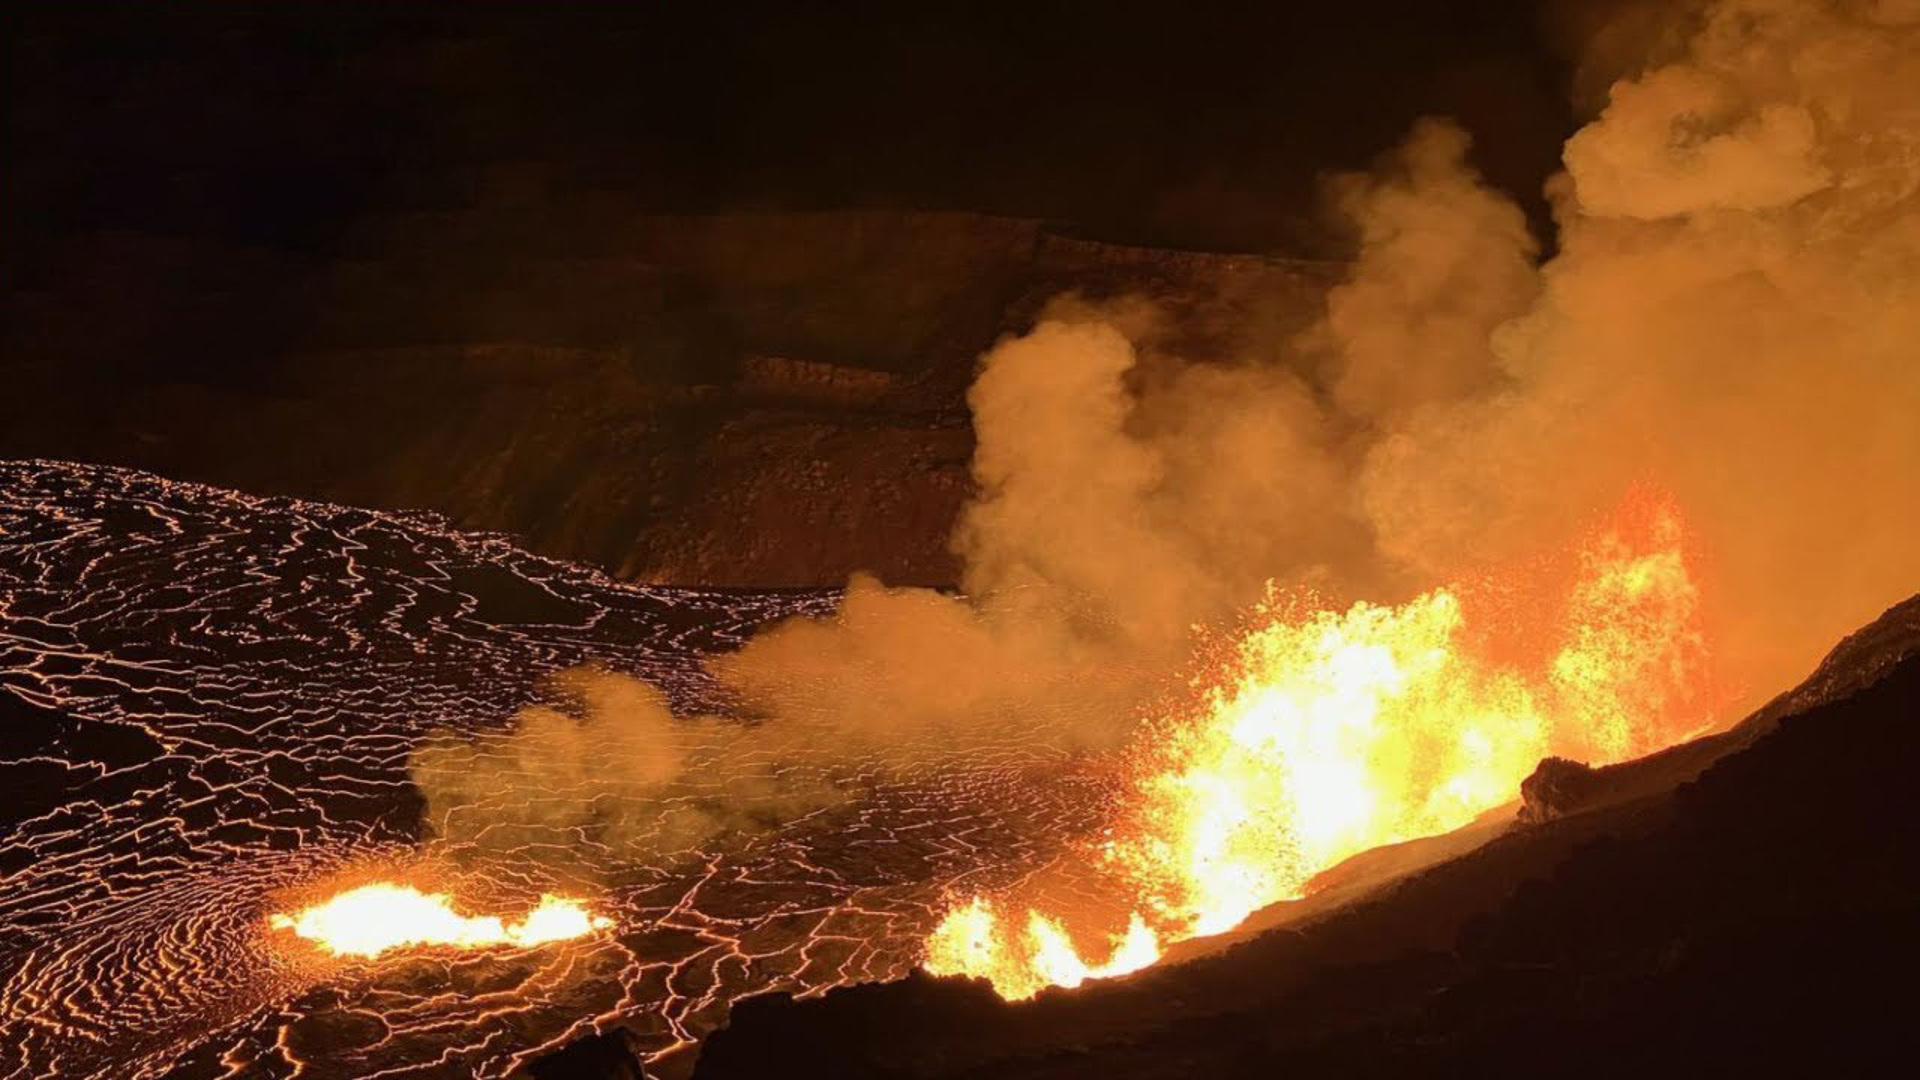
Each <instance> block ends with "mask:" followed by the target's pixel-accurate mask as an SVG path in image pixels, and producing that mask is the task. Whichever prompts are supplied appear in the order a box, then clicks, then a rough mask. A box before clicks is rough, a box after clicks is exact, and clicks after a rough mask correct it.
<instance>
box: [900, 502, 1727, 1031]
mask: <svg viewBox="0 0 1920 1080" xmlns="http://www.w3.org/2000/svg"><path fill="white" fill-rule="evenodd" d="M1682 539H1683V533H1682V529H1681V527H1680V524H1679V519H1678V517H1677V515H1676V514H1675V513H1674V512H1673V511H1672V509H1671V507H1669V506H1667V505H1666V504H1664V503H1662V502H1659V501H1658V500H1652V501H1647V500H1634V501H1631V502H1630V503H1629V504H1628V506H1627V507H1626V508H1624V509H1623V511H1622V513H1621V514H1620V515H1618V516H1617V518H1616V521H1615V522H1614V523H1613V524H1612V525H1611V526H1609V527H1608V528H1605V529H1601V530H1597V531H1596V534H1595V535H1594V537H1593V538H1591V539H1590V540H1589V541H1588V543H1587V544H1586V545H1585V546H1584V547H1583V549H1582V550H1581V551H1580V552H1579V553H1578V559H1577V564H1576V567H1575V568H1574V570H1573V574H1572V578H1573V580H1572V582H1571V584H1570V585H1562V586H1561V587H1562V588H1563V589H1564V590H1565V596H1566V599H1565V600H1564V601H1563V603H1562V604H1561V605H1559V606H1558V608H1557V610H1558V612H1559V619H1558V625H1557V626H1554V625H1552V624H1553V622H1554V620H1553V616H1552V611H1553V610H1555V609H1553V608H1549V609H1548V613H1547V617H1546V619H1545V622H1546V624H1547V625H1548V627H1549V629H1548V630H1546V631H1544V634H1545V639H1544V640H1542V641H1538V642H1525V641H1521V642H1514V641H1506V642H1499V641H1496V639H1497V638H1499V637H1500V636H1501V634H1502V633H1503V628H1504V632H1505V633H1506V634H1507V636H1513V634H1515V633H1518V631H1516V630H1514V629H1513V628H1514V627H1517V626H1522V625H1526V624H1529V623H1534V622H1541V621H1542V619H1541V613H1540V612H1537V611H1531V610H1491V611H1487V612H1486V614H1487V616H1488V617H1487V618H1486V619H1485V620H1483V621H1484V623H1485V625H1482V626H1475V625H1473V621H1472V620H1470V618H1469V615H1470V612H1475V611H1478V610H1481V609H1483V608H1485V607H1487V606H1489V605H1491V604H1492V602H1491V601H1490V600H1489V599H1488V597H1491V596H1498V595H1501V594H1500V593H1498V592H1496V591H1494V590H1491V589H1481V590H1477V591H1476V590H1468V589H1450V588H1441V589H1435V590H1433V591H1431V592H1428V593H1425V594H1423V595H1421V596H1418V597H1415V598H1414V599H1412V600H1410V601H1408V602H1406V603H1404V604H1401V605H1398V606H1392V607H1388V606H1381V605H1376V604H1369V603H1357V604H1354V605H1353V606H1351V607H1349V608H1347V609H1346V610H1344V611H1336V610H1326V609H1321V610H1313V609H1312V608H1311V607H1310V606H1307V605H1304V604H1303V603H1302V602H1301V601H1300V599H1299V598H1290V597H1284V596H1280V595H1277V594H1270V595H1269V597H1268V598H1267V600H1266V602H1265V603H1263V604H1262V605H1260V606H1259V607H1257V608H1255V609H1254V611H1253V612H1252V616H1253V617H1252V620H1251V624H1250V627H1251V628H1250V629H1249V630H1248V631H1247V632H1246V633H1245V634H1244V635H1243V636H1242V637H1241V638H1240V639H1239V640H1238V642H1237V643H1236V645H1235V646H1234V648H1233V650H1232V655H1231V657H1230V659H1229V662H1228V665H1227V672H1226V674H1225V675H1224V676H1223V677H1222V678H1220V679H1219V680H1218V681H1216V682H1215V683H1214V684H1213V686H1212V688H1211V689H1210V690H1209V691H1207V693H1206V694H1205V695H1204V697H1203V699H1202V703H1201V710H1200V714H1199V715H1198V716H1197V717H1196V718H1195V719H1193V720H1191V721H1186V720H1179V719H1172V718H1168V719H1162V720H1160V721H1158V722H1156V723H1153V724H1150V725H1148V727H1147V729H1146V733H1145V735H1144V737H1143V739H1142V742H1141V744H1140V745H1139V746H1138V747H1136V748H1135V751H1136V752H1135V753H1134V755H1133V756H1132V757H1131V758H1130V759H1129V760H1130V762H1131V769H1132V771H1133V780H1132V783H1131V785H1130V788H1131V790H1130V796H1129V799H1128V805H1126V806H1125V807H1124V808H1123V810H1122V812H1121V814H1120V816H1119V819H1118V822H1117V826H1116V828H1115V830H1114V832H1113V836H1112V838H1111V839H1109V840H1108V841H1107V842H1105V843H1104V844H1103V845H1102V846H1101V847H1100V848H1099V849H1098V850H1097V851H1096V852H1094V853H1093V857H1094V859H1095V861H1096V863H1097V865H1098V866H1099V867H1100V869H1101V871H1102V873H1103V875H1104V877H1105V879H1106V880H1107V881H1108V882H1109V887H1110V888H1111V889H1113V890H1114V892H1115V894H1116V895H1117V896H1119V897H1122V898H1123V899H1124V900H1125V902H1126V903H1127V904H1128V905H1130V906H1131V907H1132V909H1133V912H1134V913H1133V915H1132V917H1131V923H1130V928H1129V930H1128V931H1127V933H1126V934H1125V935H1124V937H1123V939H1121V940H1120V941H1117V942H1115V943H1114V944H1113V947H1112V954H1111V959H1109V960H1107V961H1106V962H1105V963H1102V964H1098V965H1092V964H1089V963H1087V962H1086V961H1084V960H1083V959H1082V958H1081V957H1080V955H1079V953H1078V952H1077V951H1076V950H1075V948H1074V946H1073V945H1072V943H1071V942H1070V941H1069V940H1068V937H1067V934H1066V932H1065V930H1064V929H1063V928H1062V925H1061V923H1060V922H1059V921H1058V919H1057V918H1054V917H1050V916H1047V915H1043V914H1041V913H1040V912H1037V911H1035V912H1030V913H1029V915H1028V918H1027V920H1026V923H1025V925H1026V931H1025V933H1024V934H1018V933H1014V932H1012V931H1011V930H1010V929H1009V926H1010V924H1011V925H1018V923H1011V922H1010V920H1008V919H1006V918H1004V917H1001V916H999V915H997V914H996V906H995V905H994V904H991V903H990V902H989V901H988V900H986V899H985V898H982V897H975V898H973V899H971V900H970V901H968V902H966V903H963V904H959V905H956V906H955V907H954V908H953V909H951V910H950V911H949V912H948V914H947V915H946V917H945V919H944V920H943V921H942V922H941V924H940V925H939V927H938V928H937V929H936V930H935V931H934V932H933V934H932V935H931V936H930V937H929V938H928V940H927V948H926V959H925V966H926V968H927V970H928V971H930V972H933V973H934V974H966V975H972V976H978V977H984V978H987V979H990V980H991V981H992V982H993V984H994V987H995V989H996V990H998V991H999V992H1000V993H1001V995H1002V996H1005V997H1007V998H1013V999H1017V998H1024V997H1030V996H1032V995H1033V994H1034V993H1037V992H1038V991H1039V990H1041V989H1043V988H1045V987H1048V986H1076V985H1079V984H1080V983H1081V982H1082V981H1084V980H1086V979H1092V978H1101V977H1104V976H1111V975H1117V974H1122V973H1125V972H1128V971H1133V970H1136V969H1138V968H1140V967H1143V966H1146V965H1147V964H1150V963H1152V962H1153V961H1154V960H1155V959H1157V958H1158V955H1159V951H1160V949H1161V948H1162V946H1163V945H1164V944H1166V943H1170V942H1173V941H1178V940H1180V939H1183V938H1187V937H1192V936H1196V935H1202V934H1215V933H1220V932H1222V931H1225V930H1228V929H1231V928H1232V927H1234V926H1235V925H1237V924H1239V923H1240V921H1241V920H1243V919H1245V918H1246V917H1247V916H1248V915H1249V914H1251V913H1252V912H1254V911H1255V910H1257V909H1259V908H1262V907H1265V906H1266V905H1268V904H1272V903H1275V902H1276V901H1280V900H1286V899H1292V898H1297V897H1299V896H1301V895H1302V893H1303V890H1304V888H1305V886H1306V883H1307V881H1308V880H1309V879H1310V878H1312V877H1313V876H1314V875H1315V874H1317V873H1319V872H1320V871H1323V870H1326V869H1328V868H1330V867H1332V866H1333V865H1335V864H1337V863H1339V862H1340V861H1342V860H1344V859H1346V858H1348V857H1350V856H1353V855H1356V854H1358V853H1360V852H1362V851H1365V850H1368V849H1370V848H1374V847H1379V846H1381V845H1384V844H1393V843H1398V842H1401V841H1405V840H1410V839H1414V838H1417V837H1422V836H1430V835H1434V834H1437V833H1442V832H1447V831H1450V830H1453V829H1456V828H1459V827H1461V826H1463V825H1465V824H1467V823H1468V822H1470V821H1472V820H1473V819H1474V818H1475V817H1477V816H1479V815H1480V814H1482V813H1485V812H1486V811H1488V810H1490V809H1493V808H1495V807H1497V806H1499V805H1501V804H1503V803H1506V802H1508V801H1510V800H1512V799H1514V798H1516V797H1517V795H1518V792H1519V787H1520V782H1521V780H1523V779H1525V778H1526V776H1527V775H1528V774H1529V773H1530V772H1532V771H1533V769H1534V767H1535V766H1536V765H1537V764H1538V763H1539V761H1540V759H1541V758H1542V757H1545V756H1547V755H1549V754H1560V755H1565V756H1572V757H1578V758H1581V759H1584V760H1587V761H1589V762H1592V763H1595V764H1600V763H1606V762H1612V761H1618V760H1622V759H1625V758H1628V757H1633V756H1636V755H1640V754H1644V753H1647V752H1650V751H1652V750H1656V749H1659V748H1660V747H1663V746H1666V745H1670V744H1672V743H1673V742H1676V741H1679V740H1680V739H1681V738H1684V737H1686V736H1687V735H1691V734H1694V733H1696V732H1697V731H1699V730H1701V729H1702V728H1703V727H1704V726H1706V722H1707V721H1708V720H1709V719H1710V718H1708V717H1706V716H1703V715H1700V710H1701V709H1702V708H1703V707H1704V706H1703V705H1702V704H1701V701H1702V696H1701V695H1700V694H1699V693H1697V691H1696V686H1697V684H1698V682H1699V679H1700V675H1701V671H1700V668H1701V657H1702V652H1703V649H1702V646H1701V644H1700V636H1699V632H1698V628H1697V622H1698V615H1697V610H1698V593H1697V590H1696V588H1695V585H1694V582H1693V578H1692V575H1691V574H1690V572H1689V569H1688V565H1687V558H1686V554H1685V550H1684V545H1683V543H1682ZM1538 587H1539V586H1538V584H1537V583H1536V584H1535V585H1534V586H1532V588H1538ZM1483 594H1484V595H1483ZM1469 597H1477V599H1473V600H1469V599H1468V598H1469ZM1523 603H1526V601H1523ZM1496 607H1497V605H1496ZM1523 636H1524V635H1523ZM1500 644H1504V645H1505V646H1506V647H1507V649H1506V651H1507V652H1510V653H1512V654H1514V655H1515V656H1519V657H1525V658H1527V659H1525V660H1502V661H1499V662H1496V661H1493V660H1491V659H1488V658H1487V656H1486V655H1485V654H1487V653H1489V652H1493V651H1495V646H1496V645H1500ZM1529 646H1531V647H1529ZM1502 655H1505V653H1503V654H1502ZM1690 713H1691V715H1689V714H1690Z"/></svg>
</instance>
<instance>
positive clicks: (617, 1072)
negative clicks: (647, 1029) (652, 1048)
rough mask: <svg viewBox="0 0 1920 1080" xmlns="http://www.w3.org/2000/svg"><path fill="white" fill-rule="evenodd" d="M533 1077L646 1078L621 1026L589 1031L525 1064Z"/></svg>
mask: <svg viewBox="0 0 1920 1080" xmlns="http://www.w3.org/2000/svg"><path fill="white" fill-rule="evenodd" d="M527 1075H528V1076H531V1077H533V1078H534V1080H647V1070H646V1067H645V1066H644V1065H642V1064H641V1063H640V1056H639V1055H638V1054H636V1053H634V1050H633V1043H632V1042H631V1041H630V1040H629V1039H628V1038H627V1033H626V1032H625V1031H624V1030H622V1029H620V1028H617V1027H616V1028H609V1029H608V1030H606V1031H602V1032H600V1033H599V1034H596V1035H588V1036H585V1037H583V1038H579V1039H575V1040H574V1041H573V1042H570V1043H568V1044H567V1045H565V1046H563V1047H561V1048H560V1049H558V1050H555V1051H554V1052H553V1053H551V1054H548V1055H546V1056H545V1057H542V1058H538V1059H536V1060H535V1061H533V1062H531V1063H530V1064H528V1066H527Z"/></svg>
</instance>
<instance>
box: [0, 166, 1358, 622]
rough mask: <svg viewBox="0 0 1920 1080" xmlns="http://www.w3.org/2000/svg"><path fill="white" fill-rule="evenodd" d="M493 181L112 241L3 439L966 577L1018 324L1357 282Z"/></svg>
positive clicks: (640, 575) (693, 569) (1293, 322)
mask: <svg viewBox="0 0 1920 1080" xmlns="http://www.w3.org/2000/svg"><path fill="white" fill-rule="evenodd" d="M490 198H492V199H493V201H484V200H483V202H482V203H481V204H479V205H476V206H473V207H468V208H455V209H450V210H443V211H435V212H432V213H424V212H423V213H413V214H404V215H392V216H389V217H386V218H381V219H376V220H370V221H366V222H363V223H361V224H360V225H359V226H358V227H357V228H356V229H355V230H354V231H353V233H352V234H351V235H350V237H349V239H348V240H347V241H346V242H345V243H344V244H343V245H342V246H341V248H340V249H339V250H336V251H333V252H330V253H328V254H327V255H326V256H325V257H324V258H320V257H315V258H311V259H306V260H301V261H290V260H289V259H288V258H287V257H284V256H281V257H268V256H266V255H263V254H261V253H259V252H252V251H242V250H232V249H220V248H217V247H209V246H207V245H206V244H204V243H196V244H193V245H183V244H180V243H177V242H173V241H168V240H165V239H164V238H157V237H130V236H113V237H101V238H99V243H98V250H97V251H96V257H94V258H92V259H90V260H89V261H88V262H87V264H86V265H76V266H73V267H69V268H68V271H67V272H66V273H64V274H60V275H55V276H53V277H52V278H50V279H48V280H47V281H45V282H42V283H40V285H39V286H37V287H36V288H34V289H32V290H28V291H26V292H24V293H22V294H21V295H20V296H19V297H17V298H16V300H17V304H16V305H15V307H14V308H13V310H12V311H11V312H10V313H9V315H8V317H7V324H6V330H7V334H6V348H7V350H8V352H9V354H10V355H11V356H13V357H14V358H15V359H16V361H17V364H16V368H17V370H18V371H19V372H20V374H19V376H18V377H17V378H16V380H15V384H14V389H15V390H16V391H17V392H16V393H15V394H13V395H11V396H10V401H9V402H8V403H7V404H6V405H4V406H0V410H4V415H0V420H4V421H5V431H4V432H0V453H4V454H5V455H7V456H15V457H68V458H76V459H81V460H93V461H102V462H108V463H113V464H124V465H132V466H136V467H140V468H145V469H151V470H153V471H156V472H160V473H162V474H165V475H172V476H178V477H182V478H188V479H195V480H203V481H207V482H211V483H216V484H221V485H226V486H232V487H238V488H242V489H247V490H252V491H257V492H263V493H285V494H293V495H301V496H307V497H317V498H323V499H328V500H333V501H337V502H343V503H349V504H354V505H365V506H371V507H378V508H406V509H426V510H432V511H437V512H440V513H442V514H445V515H446V516H448V517H449V518H451V519H452V520H453V521H455V522H456V523H457V524H459V525H461V526H463V527H467V528H472V529H481V530H489V531H500V532H506V533H511V534H514V535H516V536H518V537H520V538H522V539H524V540H525V541H526V542H527V543H528V544H530V545H531V546H533V547H534V548H535V549H537V550H539V551H541V552H543V553H547V554H553V555H558V556H562V557H566V558H572V559H580V560H585V561H590V562H595V563H598V564H601V565H603V566H605V567H607V568H608V569H610V570H613V571H616V572H618V573H620V574H621V575H623V576H626V577H630V578H635V579H641V580H649V581H660V582H675V583H700V584H714V585H817V584H837V583H840V582H842V581H844V580H845V578H846V576H847V575H848V574H849V573H851V572H853V571H855V570H862V569H864V570H871V571H874V572H876V573H878V574H880V575H881V576H882V577H883V578H885V579H887V580H889V581H893V582H900V583H913V584H928V585H942V584H949V583H951V582H953V580H954V578H955V574H956V569H957V568H956V564H955V561H954V559H953V557H952V555H951V554H950V553H949V552H948V551H947V548H946V538H947V535H948V532H949V531H950V528H951V525H952V521H953V518H954V514H955V512H956V511H957V509H958V508H959V506H960V505H961V504H962V502H963V501H964V499H965V497H966V495H967V493H968V491H969V483H970V480H969V476H968V472H967V461H968V459H969V457H970V455H971V453H972V433H971V430H970V429H969V427H968V423H967V415H966V410H965V400H964V395H965V390H966V387H967V385H968V384H969V382H970V381H971V377H972V373H973V367H974V362H975V360H976V358H977V357H978V356H979V354H980V353H981V352H982V351H984V350H985V349H986V348H988V347H989V346H990V345H991V344H992V343H993V342H994V341H995V340H996V339H997V338H999V337H1000V336H1001V335H1003V334H1006V333H1009V332H1015V331H1019V330H1023V329H1025V328H1026V327H1027V326H1028V325H1029V324H1030V323H1031V322H1032V320H1033V319H1034V317H1035V316H1036V315H1037V314H1038V313H1039V312H1040V310H1041V309H1042V308H1043V306H1044V305H1045V304H1046V303H1048V302H1049V301H1051V300H1052V299H1053V298H1055V297H1056V296H1059V295H1060V294H1062V293H1066V292H1079V293H1081V294H1082V295H1084V296H1086V297H1088V298H1091V299H1096V300H1098V299H1104V298H1113V297H1119V296H1123V295H1127V294H1143V295H1148V296H1152V297H1154V298H1155V299H1156V300H1157V301H1159V302H1161V303H1163V304H1164V306H1165V308H1166V310H1167V311H1168V312H1169V313H1170V326H1171V331H1170V332H1172V333H1175V334H1177V335H1179V336H1180V345H1181V347H1182V348H1183V349H1184V350H1185V351H1188V352H1190V353H1193V354H1195V355H1225V354H1228V353H1231V352H1232V351H1233V350H1235V349H1236V348H1240V347H1242V346H1243V345H1244V343H1243V342H1240V341H1237V340H1234V338H1233V337H1231V336H1230V335H1229V334H1228V333H1227V332H1225V331H1223V330H1221V329H1220V328H1221V327H1228V326H1231V327H1235V328H1236V329H1235V330H1234V331H1233V332H1232V333H1233V334H1253V335H1263V336H1264V335H1272V334H1285V333H1289V332H1292V331H1294V330H1297V329H1299V328H1301V327H1304V326H1305V325H1306V324H1307V323H1308V322H1310V321H1311V319H1312V318H1313V317H1314V316H1315V315H1316V314H1317V312H1318V310H1319V304H1320V301H1321V297H1322V295H1323V294H1324V290H1325V288H1326V287H1327V285H1328V284H1329V283H1330V282H1331V281H1332V280H1334V278H1335V277H1336V276H1337V274H1338V272H1339V268H1338V267H1337V266H1335V265H1332V264H1325V263H1310V262H1299V261H1288V260H1277V259H1266V258H1261V257H1255V256H1246V255H1215V254H1207V253H1197V252H1179V251H1165V250H1158V249H1147V248H1131V247H1123V246H1117V245H1111V244H1102V243H1097V242H1093V241H1088V240H1083V239H1076V238H1073V237H1071V236H1067V235H1063V234H1061V233H1060V232H1058V231H1056V230H1053V229H1051V228H1049V227H1048V226H1046V225H1045V224H1043V223H1040V222H1035V221H1024V220H1012V219H1004V218H991V217H982V216H979V215H968V214H947V213H878V212H859V213H820V214H780V215H729V216H721V217H624V218H623V217H622V216H620V215H619V214H618V213H616V212H612V211H609V210H607V209H606V208H603V207H594V206H556V205H552V204H548V203H541V202H533V203H528V204H525V205H522V204H519V203H516V202H514V201H513V200H512V199H510V198H505V199H504V201H500V200H501V198H504V197H490ZM130 298H131V299H130ZM129 312H133V314H131V315H130V314H128V313H129Z"/></svg>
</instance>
